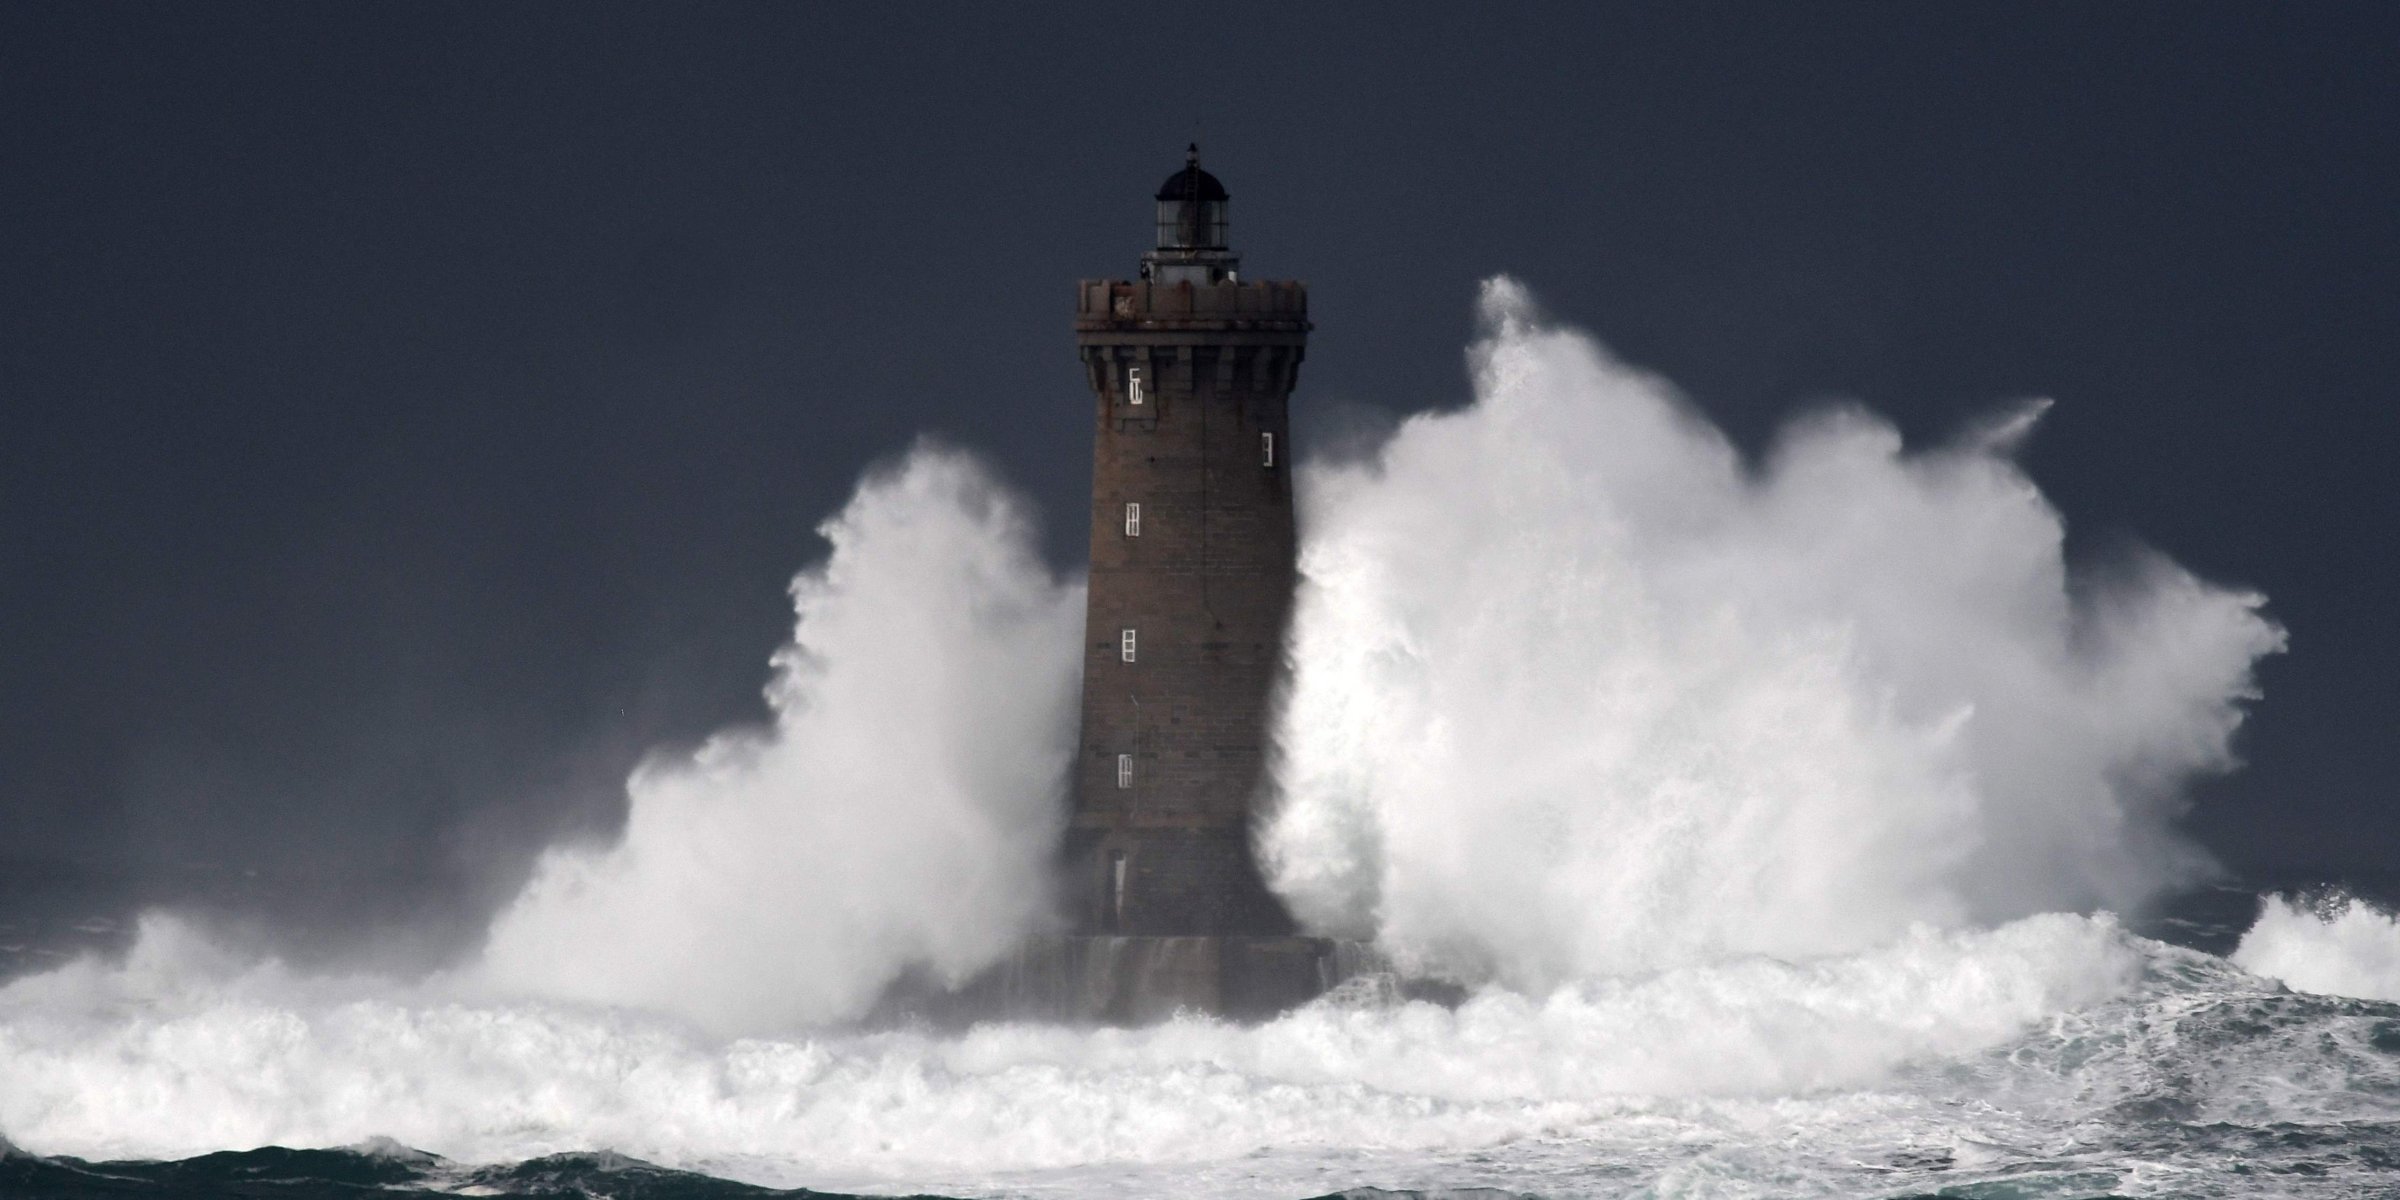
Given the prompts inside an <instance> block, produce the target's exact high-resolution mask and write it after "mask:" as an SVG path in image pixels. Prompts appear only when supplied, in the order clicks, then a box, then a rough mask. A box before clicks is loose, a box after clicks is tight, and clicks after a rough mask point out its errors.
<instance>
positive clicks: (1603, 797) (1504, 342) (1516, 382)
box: [1262, 278, 2284, 993]
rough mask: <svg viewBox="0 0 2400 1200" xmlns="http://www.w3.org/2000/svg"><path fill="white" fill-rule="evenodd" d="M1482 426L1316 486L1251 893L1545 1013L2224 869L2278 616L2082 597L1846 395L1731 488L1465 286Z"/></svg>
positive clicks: (1993, 470) (2103, 578)
mask: <svg viewBox="0 0 2400 1200" xmlns="http://www.w3.org/2000/svg"><path fill="white" fill-rule="evenodd" d="M1481 318H1482V323H1483V333H1482V337H1481V340H1480V341H1479V342H1478V343H1477V344H1476V345H1475V347H1474V348H1473V349H1472V351H1471V355H1470V357H1471V360H1472V365H1473V375H1474V381H1475V396H1474V401H1473V403H1471V404H1470V405H1468V406H1466V407H1464V408H1462V409H1459V410H1456V411H1450V412H1437V413H1428V414H1425V415H1420V416H1417V417H1414V418H1412V419H1410V420H1409V421H1407V422H1406V423H1405V424H1403V425H1402V426H1401V427H1400V428H1399V429H1398V430H1396V431H1395V432H1394V433H1393V434H1392V435H1391V437H1390V438H1389V439H1388V441H1386V442H1385V443H1384V444H1383V445H1382V446H1381V448H1380V450H1379V451H1378V452H1377V453H1375V454H1372V455H1370V456H1367V457H1365V458H1363V459H1359V460H1356V461H1350V462H1346V463H1343V464H1340V465H1330V466H1320V467H1318V468H1317V469H1314V470H1311V471H1309V472H1307V473H1306V474H1305V475H1304V477H1303V486H1304V491H1303V493H1302V509H1301V520H1302V532H1301V544H1302V550H1301V574H1302V576H1303V580H1302V585H1301V591H1300V595H1299V597H1298V603H1297V610H1296V615H1295V621H1294V629H1293V633H1292V638H1291V657H1292V663H1293V670H1294V675H1293V679H1292V684H1291V688H1290V693H1289V696H1288V699H1287V702H1286V704H1285V706H1284V710H1283V713H1282V716H1281V721H1280V734H1279V746H1280V764H1279V768H1278V771H1277V780H1278V795H1277V797H1276V800H1275V806H1274V810H1273V815H1272V817H1271V819H1270V820H1269V821H1268V823H1267V825H1266V827H1265V828H1264V830H1263V831H1262V850H1263V854H1264V856H1265V858H1266V860H1267V863H1268V866H1269V871H1270V877H1271V879H1272V881H1273V882H1274V884H1275V886H1276V887H1277V888H1278V890H1279V891H1280V892H1281V893H1282V894H1283V895H1284V896H1285V897H1286V898H1287V899H1288V900H1289V901H1290V902H1291V904H1292V905H1293V907H1294V908H1295V910H1296V912H1297V913H1298V914H1299V915H1300V917H1301V918H1302V920H1303V921H1304V923H1306V924H1307V925H1309V926H1310V927H1311V928H1313V929H1315V930H1317V931H1320V932H1325V933H1334V934H1341V935H1346V936H1352V937H1360V938H1371V939H1373V940H1374V941H1375V942H1376V943H1378V944H1379V945H1380V946H1381V947H1383V949H1385V950H1386V951H1387V952H1389V953H1390V954H1391V955H1393V956H1394V957H1395V958H1396V959H1397V960H1399V961H1400V962H1401V963H1403V964H1405V965H1407V966H1409V967H1411V968H1412V969H1416V970H1420V971H1426V972H1430V973H1435V974H1441V975H1447V976H1450V977H1453V978H1457V979H1461V980H1466V981H1470V982H1484V981H1491V980H1497V981H1501V982H1504V983H1507V984H1509V985H1510V986H1512V987H1516V988H1520V989H1525V990H1527V991H1531V992H1537V993H1538V992H1540V991H1542V990H1546V989H1548V988H1551V987H1554V986H1557V985H1559V984H1561V983H1563V982H1566V981H1570V980H1576V979H1589V978H1597V977H1602V976H1609V975H1617V974H1623V973H1628V972H1641V971H1651V970H1657V969H1661V968H1665V967H1675V966H1683V965H1689V964H1693V963H1701V962H1707V961H1712V960H1717V959H1722V958H1726V957H1731V956H1740V955H1747V954H1768V955H1776V956H1784V957H1807V956H1817V955H1825V954H1831V953H1840V952H1850V951H1856V950H1860V949H1862V948H1865V947H1868V946H1872V945H1877V944H1881V943H1884V942H1887V941H1889V940H1890V939H1892V938H1894V937H1897V936H1900V935H1901V934H1902V933H1904V932H1905V931H1907V930H1908V929H1910V928H1911V927H1912V926H1917V925H1931V926H1937V927H1953V926H1961V925H1969V924H1975V925H1988V924H1992V923H1996V922H2000V921H2004V920H2007V919H2010V918H2014V917H2018V916H2022V915H2025V914H2028V913H2034V912H2040V911H2047V910H2090V909H2094V908H2113V909H2123V908H2128V907H2131V906H2136V905H2139V904H2140V903H2142V902H2143V901H2144V900H2145V899H2147V898H2149V897H2151V896H2153V895H2155V894H2157V893H2158V892H2159V891H2160V890H2162V889H2165V888H2168V887H2171V886H2174V885H2177V884H2180V883H2185V882H2189V881H2191V880H2194V879H2195V878H2198V877H2201V876H2202V875H2204V874H2205V873H2207V872H2208V871H2209V870H2210V869H2211V868H2210V863H2209V860H2208V858H2207V857H2206V856H2205V855H2204V854H2203V853H2202V852H2201V851H2200V849H2199V848H2198V847H2197V846H2195V845H2194V844H2193V843H2192V842H2190V841H2189V840H2187V839H2186V838H2185V837H2184V836H2182V835H2181V834H2180V833H2178V832H2177V831H2176V829H2175V828H2174V824H2173V823H2174V820H2175V818H2176V817H2177V816H2178V815H2179V814H2180V813H2181V811H2182V809H2183V799H2182V795H2183V793H2182V789H2183V787H2184V785H2185V784H2186V783H2188V782H2189V781H2190V780H2191V779H2192V778H2193V777H2195V776H2198V775H2203V774H2207V773H2211V772H2220V771H2224V770H2227V769H2229V768H2231V767H2232V766H2233V765H2234V763H2235V759H2234V755H2233V749H2232V737H2233V734H2234V732H2235V730H2236V728H2237V727H2238V726H2239V724H2240V723H2241V720H2242V716H2243V702H2244V701H2245V700H2248V699H2250V698H2252V697H2254V696H2255V694H2256V690H2255V688H2254V686H2253V682H2252V675H2251V672H2252V667H2253V664H2254V663H2255V662H2256V661H2257V660H2258V659H2259V658H2260V657H2262V656H2264V655H2267V654H2271V653H2274V652H2276V651H2278V650H2280V649H2281V648H2282V646H2283V642H2284V635H2283V632H2282V631H2281V629H2280V628H2279V627H2278V626H2277V625H2276V624H2275V623H2274V622H2272V621H2271V620H2269V619H2268V618H2266V617H2265V616H2264V615H2263V614H2262V611H2261V609H2262V605H2263V598H2262V597H2260V596H2258V595H2255V594H2252V593H2248V592H2243V591H2240V590H2235V589H2227V588H2221V587H2216V586H2213V585H2210V584H2207V583H2204V582H2202V581H2200V580H2198V579H2196V578H2194V577H2193V576H2192V575H2191V574H2190V573H2188V572H2186V571H2184V570H2183V569H2182V568H2180V567H2178V566H2176V565H2175V564H2174V563H2172V562H2169V561H2167V560H2166V559H2165V558H2163V557H2161V556H2158V555H2155V554H2150V553H2147V552H2140V553H2136V554H2134V555H2132V556H2131V557H2129V558H2128V559H2127V560H2125V561H2120V562H2115V563H2111V564H2108V566H2107V569H2106V570H2104V571H2100V572H2086V573H2081V574H2078V573H2075V572H2070V570H2069V569H2068V567H2067V563H2066V558H2065V555H2064V553H2063V547H2064V540H2065V539H2064V534H2065V526H2064V522H2063V520H2062V518H2061V517H2060V515H2059V513H2058V512H2057V511H2056V510H2055V509H2053V508H2052V507H2051V506H2050V504H2049V503H2048V502H2047V501H2046V500H2045V499H2044V498H2043V496H2042V494H2041V492H2040V491H2039V490H2038V489H2037V488H2036V487H2035V486H2034V484H2033V483H2032V481H2031V480H2030V479H2028V478H2027V477H2026V475H2025V473H2024V472H2023V471H2022V469H2020V468H2019V467H2018V466H2017V465H2016V463H2015V462H2014V460H2013V458H2012V452H2013V451H2014V449H2015V448H2016V447H2017V445H2018V444H2019V443H2020V442H2021V441H2022V439H2024V438H2025V437H2027V436H2028V435H2029V434H2030V433H2031V432H2032V431H2033V427H2034V425H2035V423H2036V422H2037V420H2038V418H2039V416H2040V413H2041V411H2042V409H2043V407H2044V405H2043V404H2041V403H2038V402H2033V403H2027V404H2025V405H2022V406H2020V407H2018V408H2015V409H2013V410H2009V411H2004V412H2002V413H2000V414H1998V415H1997V416H1996V417H1995V418H1994V419H1992V420H1991V421H1989V422H1988V423H1986V424H1983V425H1980V426H1977V427H1975V428H1972V429H1969V430H1967V431H1965V432H1964V433H1962V434H1961V435H1960V436H1959V437H1957V438H1956V439H1955V440H1953V441H1951V442H1948V443H1946V444H1942V445H1937V446H1931V447H1923V448H1911V447H1908V446H1906V445H1904V444H1903V441H1902V438H1901V437H1900V435H1899V433H1898V432H1897V431H1896V430H1895V429H1894V428H1893V427H1892V426H1891V424H1890V423H1889V422H1887V421H1885V420H1883V419H1882V418H1880V417H1878V416H1876V415H1874V414H1873V413H1871V412H1868V411H1866V410H1864V409H1863V408H1859V407H1856V406H1849V407H1835V408H1830V409H1826V410H1823V411H1819V412H1815V413H1812V414H1809V415H1806V416H1803V417H1801V418H1799V419H1797V420H1795V421H1793V422H1792V423H1791V424H1789V425H1788V426H1787V427H1786V428H1785V429H1784V430H1783V432H1782V434H1781V436H1780V438H1779V439H1778V441H1777V442H1776V444H1775V445H1774V447H1773V448H1772V450H1771V451H1770V452H1769V453H1768V454H1767V455H1766V456H1765V457H1764V459H1763V461H1760V462H1757V463H1750V462H1747V461H1745V460H1744V458H1743V456H1742V455H1741V454H1740V453H1739V452H1738V451H1737V450H1736V449H1735V448H1734V447H1733V445H1732V444H1731V443H1730V442H1729V441H1728V439H1727V438H1726V437H1725V436H1724V434H1723V433H1721V432H1720V431H1719V430H1718V429H1717V428H1716V427H1715V426H1713V425H1711V424H1710V423H1709V422H1708V421H1707V420H1706V419H1705V418H1703V417H1702V416H1701V415H1700V414H1699V413H1698V412H1696V411H1695V410H1694V409H1693V408H1691V407H1690V406H1689V405H1688V404H1687V403H1685V402H1684V401H1683V400H1682V399H1681V397H1680V396H1679V395H1678V394H1677V393H1676V391H1675V389H1674V388H1673V387H1672V386H1671V385H1670V384H1668V383H1667V382H1665V381H1663V380H1661V379H1659V378H1657V377H1655V376H1651V375H1648V374H1645V373H1643V372H1641V371H1639V370H1636V369H1634V368H1632V367H1629V366H1626V365H1625V364H1623V363H1620V362H1618V361H1616V360H1614V359H1613V358H1611V357H1610V356H1609V355H1608V353H1607V352H1606V351H1605V350H1603V349H1602V348H1601V347H1600V346H1598V345H1597V344H1596V343H1595V342H1594V341H1593V340H1592V339H1591V338H1589V337H1588V336H1585V335H1583V334H1580V333H1577V332H1574V331H1571V330H1566V329H1562V328H1558V327H1555V326H1553V325H1551V324H1549V323H1548V322H1546V321H1545V320H1544V319H1543V318H1542V317H1541V316H1540V314H1539V313H1538V312H1537V311H1536V309H1535V306H1534V303H1533V301H1532V300H1531V298H1530V297H1529V296H1528V295H1527V294H1526V292H1525V291H1524V290H1523V289H1522V288H1521V287H1520V286H1518V285H1517V284H1516V283H1514V282H1513V281H1510V280H1508V279H1505V278H1501V279H1494V280H1492V281H1490V282H1488V283H1487V284H1486V285H1485V287H1484V290H1483V295H1482V301H1481Z"/></svg>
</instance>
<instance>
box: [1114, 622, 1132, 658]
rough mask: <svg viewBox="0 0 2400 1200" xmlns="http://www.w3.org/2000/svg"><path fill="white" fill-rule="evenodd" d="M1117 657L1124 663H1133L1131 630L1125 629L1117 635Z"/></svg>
mask: <svg viewBox="0 0 2400 1200" xmlns="http://www.w3.org/2000/svg"><path fill="white" fill-rule="evenodd" d="M1117 657H1119V658H1122V659H1124V660H1125V661H1126V662H1132V661H1133V631H1132V630H1130V629H1127V630H1124V631H1123V632H1120V633H1119V634H1117Z"/></svg>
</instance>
